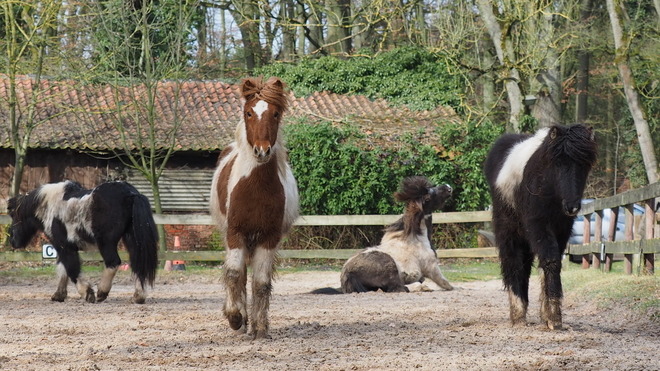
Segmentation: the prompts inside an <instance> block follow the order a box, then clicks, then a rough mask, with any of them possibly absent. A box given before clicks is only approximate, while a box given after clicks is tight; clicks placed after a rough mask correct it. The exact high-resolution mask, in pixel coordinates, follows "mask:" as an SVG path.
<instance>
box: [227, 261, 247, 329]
mask: <svg viewBox="0 0 660 371" xmlns="http://www.w3.org/2000/svg"><path fill="white" fill-rule="evenodd" d="M245 254H246V251H245V248H229V249H228V250H227V255H226V257H225V264H224V277H223V279H224V284H225V290H226V298H225V303H224V306H223V310H222V311H223V313H224V315H225V317H227V320H228V321H229V327H231V328H232V330H234V331H236V332H239V333H245V332H247V323H248V316H247V294H246V285H247V266H246V262H245Z"/></svg>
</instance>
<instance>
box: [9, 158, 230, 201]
mask: <svg viewBox="0 0 660 371" xmlns="http://www.w3.org/2000/svg"><path fill="white" fill-rule="evenodd" d="M217 157H218V155H217V153H213V152H186V153H177V154H175V155H174V156H172V157H171V159H170V160H169V161H168V163H167V169H186V170H190V171H193V172H194V171H195V170H211V169H213V168H214V167H215V163H216V160H217ZM26 162H27V163H26V167H25V172H24V174H23V181H22V183H21V192H28V191H31V190H33V189H35V188H37V187H39V186H41V185H43V184H46V183H53V182H61V181H63V180H74V181H77V182H79V183H80V184H82V185H83V186H84V187H86V188H93V187H95V186H97V185H99V184H101V183H103V182H105V181H108V180H128V179H130V178H135V177H141V175H140V174H138V172H137V171H135V170H131V169H127V168H126V167H125V166H124V165H123V164H122V162H121V161H119V160H118V159H117V158H109V156H102V155H93V154H88V153H84V152H78V151H73V150H33V151H30V152H28V156H27V161H26ZM13 172H14V151H13V150H11V149H0V213H4V212H6V210H7V200H8V198H9V187H10V185H11V178H12V176H13ZM203 211H206V210H203Z"/></svg>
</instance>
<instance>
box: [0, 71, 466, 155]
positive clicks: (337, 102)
mask: <svg viewBox="0 0 660 371" xmlns="http://www.w3.org/2000/svg"><path fill="white" fill-rule="evenodd" d="M34 83H35V82H34V79H31V78H29V77H26V76H21V77H19V78H18V79H17V93H18V94H17V95H18V100H19V103H18V107H19V110H20V113H19V114H20V115H21V116H22V118H23V119H25V117H27V112H28V107H29V102H30V101H31V100H32V98H33V93H34V90H33V86H34ZM177 86H178V83H176V82H172V81H165V82H161V83H159V85H158V88H157V90H156V91H157V93H156V96H155V115H156V117H157V119H156V122H157V130H156V133H157V135H158V136H159V137H160V138H161V140H162V142H164V140H165V138H166V135H165V133H166V132H167V131H168V130H171V129H172V123H173V122H175V121H176V120H175V116H176V115H175V114H178V117H179V119H180V121H181V123H182V124H181V128H179V131H178V135H177V136H176V142H175V147H176V148H177V149H178V150H210V151H214V150H218V149H221V148H223V147H224V146H225V145H227V144H228V143H230V142H231V141H232V140H233V137H234V129H235V127H236V124H237V123H238V121H239V120H240V116H241V102H240V97H239V90H238V89H239V87H238V85H232V84H227V83H224V82H220V81H185V82H183V83H181V85H180V90H179V91H178V98H177ZM146 93H147V92H146V90H145V89H144V87H137V88H129V87H121V88H118V89H113V88H112V87H110V86H108V85H82V84H76V83H75V82H74V81H70V80H68V81H67V80H65V81H55V80H42V81H41V93H40V96H39V98H38V99H37V101H38V104H37V107H36V111H35V113H36V120H35V122H38V123H40V124H39V125H38V126H37V127H36V128H35V130H34V131H33V133H32V135H31V137H30V147H32V148H51V149H76V150H92V151H107V150H113V149H119V148H121V147H122V145H121V143H122V141H121V137H120V131H119V130H118V129H117V126H116V123H117V122H120V121H121V123H122V124H123V125H124V127H125V129H126V130H125V132H126V133H132V134H129V135H128V139H129V141H131V143H130V145H131V146H132V147H135V146H136V145H137V143H135V141H134V140H135V139H136V135H135V133H136V132H137V130H138V123H140V122H142V123H143V125H144V124H146V122H148V121H147V120H144V117H146V115H147V110H146V109H145V108H146V105H145V104H144V103H143V102H145V101H146V100H147V94H146ZM8 94H9V79H8V78H7V77H6V76H4V75H0V119H2V120H3V121H4V122H7V121H8V117H9V116H8V104H7V102H8ZM132 97H137V99H136V98H132ZM291 99H292V103H293V104H292V107H291V110H290V112H289V114H288V117H289V118H291V117H296V116H305V117H308V118H309V119H311V120H312V121H320V120H330V121H335V122H341V121H350V122H354V123H357V124H358V125H360V126H361V127H362V128H363V129H364V130H365V132H367V133H376V134H381V135H385V136H387V135H394V134H396V133H399V132H402V131H414V130H416V129H417V128H419V127H426V126H430V125H432V124H433V123H434V122H438V121H449V122H455V121H457V117H456V114H455V113H454V111H453V110H452V109H451V108H448V107H438V108H436V109H435V110H432V111H411V110H409V109H408V108H406V107H394V106H391V105H389V104H388V103H387V102H386V101H385V100H382V99H376V100H371V99H369V98H368V97H365V96H360V95H350V96H347V95H337V94H333V93H327V92H324V93H314V94H313V95H311V96H308V97H294V96H293V94H292V96H291ZM135 102H141V103H139V106H138V107H135V105H136V103H135ZM177 103H178V104H177ZM135 112H139V115H140V117H141V118H142V119H141V120H137V119H136V117H134V116H136V114H135ZM120 118H121V120H120ZM9 130H10V129H9V125H2V127H0V148H10V147H11V144H10V139H9V137H10V132H9ZM142 130H143V132H145V131H144V129H142ZM162 142H161V143H162Z"/></svg>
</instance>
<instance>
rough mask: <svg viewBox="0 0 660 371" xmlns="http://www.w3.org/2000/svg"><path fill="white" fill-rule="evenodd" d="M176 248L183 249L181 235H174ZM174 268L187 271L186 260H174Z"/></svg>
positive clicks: (177, 249) (174, 269) (176, 249)
mask: <svg viewBox="0 0 660 371" xmlns="http://www.w3.org/2000/svg"><path fill="white" fill-rule="evenodd" d="M174 250H175V251H179V250H181V240H180V239H179V236H174ZM172 270H173V271H185V270H186V262H185V261H183V260H174V261H172Z"/></svg>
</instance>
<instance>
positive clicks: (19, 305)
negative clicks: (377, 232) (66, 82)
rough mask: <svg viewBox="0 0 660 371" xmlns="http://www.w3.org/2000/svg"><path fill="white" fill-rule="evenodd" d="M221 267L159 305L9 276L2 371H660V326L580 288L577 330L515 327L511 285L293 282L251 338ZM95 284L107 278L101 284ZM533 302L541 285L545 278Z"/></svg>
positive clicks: (0, 336) (2, 314) (325, 278)
mask: <svg viewBox="0 0 660 371" xmlns="http://www.w3.org/2000/svg"><path fill="white" fill-rule="evenodd" d="M220 274H221V271H220V270H219V269H212V270H210V271H209V272H205V273H203V274H189V273H180V272H170V273H162V274H160V276H159V277H158V279H157V283H156V286H155V287H154V289H153V290H152V291H151V292H150V297H149V298H148V299H147V304H145V305H135V304H130V297H131V295H132V291H133V289H132V284H131V281H130V278H129V276H128V274H127V273H126V272H120V274H119V275H118V277H117V278H116V280H115V286H114V287H113V290H112V292H111V293H110V297H109V298H108V300H107V301H105V302H103V303H99V304H88V303H85V302H83V301H82V300H81V299H80V298H79V296H78V294H77V293H76V292H75V289H74V287H73V286H72V285H70V286H69V297H68V299H67V300H66V301H65V302H64V303H56V302H51V301H50V295H51V294H52V293H53V292H54V291H55V279H54V277H53V278H52V279H40V280H32V281H29V282H28V281H25V280H19V279H3V280H2V281H0V369H2V370H49V371H50V370H201V369H205V370H410V369H420V370H660V329H659V326H658V325H657V324H655V325H654V324H649V322H644V321H642V320H641V319H636V318H635V317H634V316H633V315H632V313H629V312H627V311H626V310H624V309H621V308H610V309H607V310H605V311H602V310H597V309H596V307H595V306H593V305H592V304H589V303H580V302H578V301H577V300H576V298H574V297H571V295H570V293H567V297H566V299H565V302H564V329H563V330H561V331H550V330H547V329H545V328H544V327H543V326H541V325H540V323H539V317H538V310H539V308H538V302H537V300H533V301H532V303H530V306H531V308H530V313H529V315H528V319H529V321H530V325H529V326H528V327H524V328H512V327H511V326H510V325H509V322H508V304H507V295H506V294H505V292H504V291H502V289H501V283H500V282H499V281H487V282H471V283H458V284H455V285H456V286H457V288H458V289H457V290H455V291H450V292H447V291H434V292H424V293H410V294H385V293H368V294H351V295H332V296H324V295H311V294H307V292H309V291H310V290H312V289H315V288H320V287H326V286H335V287H336V286H338V283H339V273H337V272H327V271H303V272H297V273H283V274H280V276H279V278H278V280H277V282H276V283H275V285H274V295H273V298H272V300H271V310H270V319H271V332H270V334H271V335H272V339H270V340H259V341H251V340H247V339H246V338H245V337H244V336H237V335H235V334H233V332H232V331H231V330H230V329H229V327H228V325H227V323H226V321H225V320H224V318H223V317H222V315H221V307H222V300H223V297H224V291H223V288H222V286H221V284H220ZM92 278H94V277H92ZM531 295H532V297H533V298H537V297H538V282H535V280H534V282H533V284H532V293H531Z"/></svg>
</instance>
